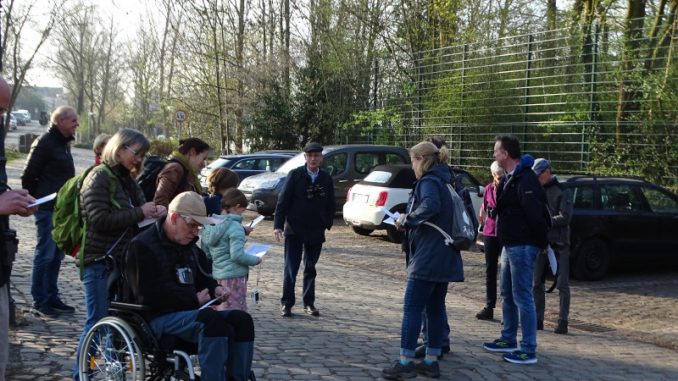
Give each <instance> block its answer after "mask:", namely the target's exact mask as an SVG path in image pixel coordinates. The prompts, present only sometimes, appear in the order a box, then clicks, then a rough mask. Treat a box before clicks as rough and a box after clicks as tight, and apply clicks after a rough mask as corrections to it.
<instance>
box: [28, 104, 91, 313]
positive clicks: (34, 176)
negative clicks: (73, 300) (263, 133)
mask: <svg viewBox="0 0 678 381" xmlns="http://www.w3.org/2000/svg"><path fill="white" fill-rule="evenodd" d="M78 126H79V124H78V114H76V112H75V110H74V109H73V108H72V107H68V106H61V107H59V108H57V109H56V110H55V111H54V113H52V126H51V127H50V128H49V130H48V131H47V132H46V133H44V134H43V135H42V136H40V137H39V138H38V139H36V140H35V141H34V142H33V145H32V146H31V151H30V153H29V154H28V159H26V167H25V168H24V172H23V174H22V175H21V185H22V187H23V188H24V189H26V190H28V192H29V193H30V194H31V195H32V196H33V197H35V198H40V197H44V196H47V195H50V194H52V193H55V192H57V191H59V188H61V186H63V185H64V183H65V182H66V181H67V180H68V179H70V178H71V177H73V176H74V175H75V166H74V165H73V156H71V147H70V144H69V143H70V142H71V140H73V139H74V136H75V130H76V129H77V128H78ZM54 203H55V201H50V202H46V203H44V204H42V205H40V207H39V208H38V210H37V211H36V212H35V226H36V228H37V229H36V235H37V236H36V240H37V244H36V246H35V255H34V257H33V277H32V284H31V295H32V296H33V308H34V312H36V313H38V314H40V315H42V316H56V315H58V314H59V313H60V312H62V313H72V312H74V311H75V309H74V308H73V307H71V306H67V305H66V304H64V302H62V301H61V299H59V288H58V286H57V280H58V278H59V269H60V268H61V261H62V260H63V258H64V253H62V252H61V250H59V248H58V247H57V246H56V243H55V242H54V240H53V239H52V212H53V211H54Z"/></svg>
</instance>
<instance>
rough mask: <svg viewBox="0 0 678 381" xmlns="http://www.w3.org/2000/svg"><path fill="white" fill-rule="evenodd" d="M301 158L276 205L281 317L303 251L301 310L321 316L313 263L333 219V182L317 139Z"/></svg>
mask: <svg viewBox="0 0 678 381" xmlns="http://www.w3.org/2000/svg"><path fill="white" fill-rule="evenodd" d="M304 158H305V159H306V164H305V165H303V166H301V167H299V168H295V169H293V170H291V171H290V172H289V173H288V174H287V179H286V182H285V187H284V188H283V191H282V193H281V194H280V197H279V198H278V204H277V206H276V208H275V221H274V224H273V233H274V234H275V238H276V239H277V240H278V242H280V240H281V239H282V238H283V235H284V236H285V269H284V275H283V294H282V298H280V304H281V315H282V316H283V317H290V316H292V306H294V304H295V298H294V284H295V282H296V279H297V273H298V272H299V266H300V264H301V259H302V252H303V259H304V284H303V295H302V296H303V301H304V312H305V313H307V314H308V315H311V316H320V312H319V311H318V309H317V308H315V276H316V271H315V265H316V263H318V259H319V258H320V251H321V250H322V246H323V242H325V229H327V230H330V228H331V227H332V223H333V222H334V210H335V199H334V184H333V182H332V177H331V176H330V175H329V174H328V173H327V172H325V171H323V170H321V169H320V165H321V164H322V162H323V147H322V146H321V145H320V144H318V143H313V142H312V143H308V144H307V145H306V147H304Z"/></svg>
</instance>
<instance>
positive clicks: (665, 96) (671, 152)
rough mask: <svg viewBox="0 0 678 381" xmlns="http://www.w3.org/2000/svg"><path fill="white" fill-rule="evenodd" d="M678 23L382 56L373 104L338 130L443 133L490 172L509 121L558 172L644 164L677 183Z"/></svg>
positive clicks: (349, 136)
mask: <svg viewBox="0 0 678 381" xmlns="http://www.w3.org/2000/svg"><path fill="white" fill-rule="evenodd" d="M610 23H611V22H610ZM646 24H648V23H646ZM675 24H676V22H675V20H674V21H673V24H672V25H667V26H666V27H665V28H664V30H665V33H663V34H662V33H657V35H656V36H654V37H651V36H652V35H653V33H651V32H649V31H648V30H647V28H649V26H645V27H643V29H641V30H635V31H633V33H629V32H625V29H624V25H622V23H619V24H610V25H606V26H604V27H599V26H598V25H597V24H593V25H591V27H590V28H583V27H580V26H578V27H576V28H570V29H560V30H553V31H546V32H539V33H533V34H526V35H517V36H511V37H507V38H503V39H499V40H494V41H484V42H477V43H470V44H466V45H461V46H450V47H446V48H441V49H437V50H431V51H425V52H419V53H417V54H415V57H416V59H415V60H413V61H411V62H409V65H405V64H403V63H402V61H401V62H398V65H396V64H395V63H394V62H395V60H402V58H401V57H393V58H391V59H388V60H384V61H381V62H379V65H378V67H379V70H378V74H377V78H375V86H374V89H373V90H374V91H375V92H376V94H377V96H376V102H375V105H374V109H373V110H369V111H365V112H363V113H359V114H358V115H356V117H355V118H354V121H353V122H352V123H348V124H346V125H344V126H343V128H341V129H339V130H338V131H337V139H336V140H337V141H340V142H343V143H381V144H395V145H400V146H406V147H409V146H412V145H413V144H416V143H417V142H419V141H421V140H422V139H424V138H426V137H428V136H432V135H436V136H440V137H443V138H444V139H445V140H446V141H447V142H448V146H449V148H450V156H451V160H452V162H453V163H454V164H456V165H460V166H463V167H466V168H467V169H471V170H474V171H483V173H488V174H489V169H488V168H489V164H490V163H491V161H492V158H491V150H492V145H493V142H494V137H495V136H496V135H497V134H505V133H512V134H515V135H517V136H518V138H519V139H520V140H521V143H522V148H523V152H525V153H530V154H532V155H533V156H535V157H546V158H549V159H550V160H551V161H552V163H553V165H554V167H555V169H556V170H557V172H558V173H571V174H581V173H602V174H633V175H641V176H644V177H647V178H649V179H651V180H654V181H657V182H660V183H662V184H664V185H667V186H669V187H672V188H674V189H675V188H676V185H677V184H678V163H677V161H678V143H677V139H678V63H677V62H676V60H675V59H674V58H673V55H674V52H675V49H676V48H675V45H676V42H677V36H676V33H675V31H676V30H675ZM643 36H650V37H643ZM403 65H405V66H404V67H403ZM375 71H376V70H375Z"/></svg>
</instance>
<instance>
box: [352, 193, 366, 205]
mask: <svg viewBox="0 0 678 381" xmlns="http://www.w3.org/2000/svg"><path fill="white" fill-rule="evenodd" d="M368 198H369V197H368V196H367V195H366V194H354V195H353V201H354V202H359V203H361V204H367V199H368Z"/></svg>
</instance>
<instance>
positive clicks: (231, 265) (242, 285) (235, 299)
mask: <svg viewBox="0 0 678 381" xmlns="http://www.w3.org/2000/svg"><path fill="white" fill-rule="evenodd" d="M246 207H247V198H246V197H245V195H244V194H243V193H242V192H241V191H239V190H238V189H236V188H231V189H228V190H227V191H225V192H224V193H223V195H222V197H221V214H213V215H212V217H213V218H215V219H218V220H220V221H222V222H221V223H219V224H217V225H213V226H205V227H204V228H203V230H202V232H201V233H200V237H201V245H202V250H203V251H204V252H205V254H206V255H207V256H208V257H210V258H212V276H213V277H214V279H216V280H217V283H219V285H220V286H221V287H223V288H224V290H225V295H224V297H223V302H222V303H221V304H220V305H219V306H218V307H217V309H218V310H222V309H236V310H242V311H247V278H248V274H249V271H250V267H251V266H256V265H258V264H259V263H261V258H259V257H255V256H254V255H249V254H246V253H245V231H244V230H243V226H242V213H243V212H244V211H245V209H246Z"/></svg>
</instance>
